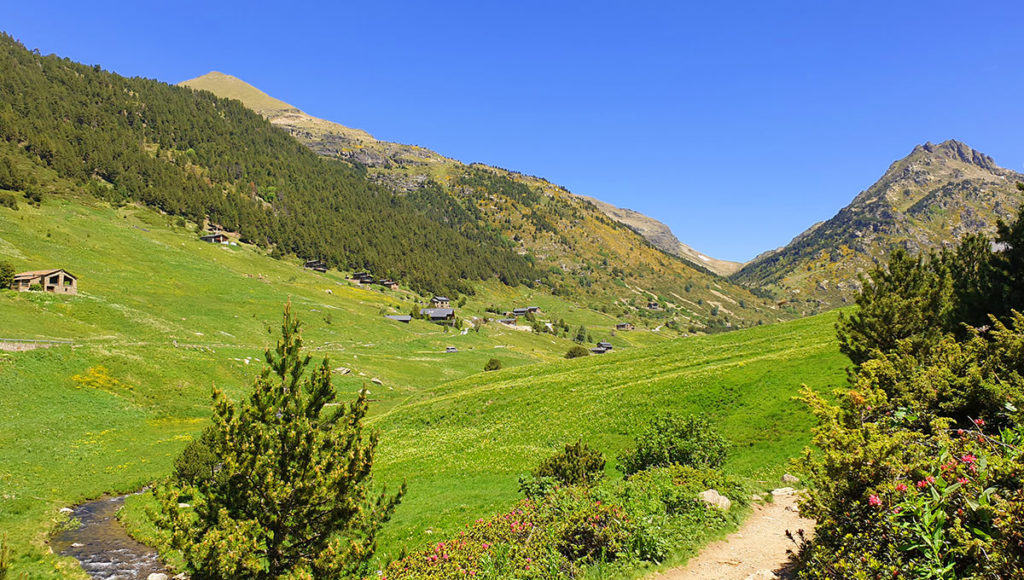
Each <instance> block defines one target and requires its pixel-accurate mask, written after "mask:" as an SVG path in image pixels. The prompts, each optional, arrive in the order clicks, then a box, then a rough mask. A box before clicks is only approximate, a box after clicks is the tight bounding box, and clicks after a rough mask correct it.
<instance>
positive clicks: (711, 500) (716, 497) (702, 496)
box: [697, 489, 732, 512]
mask: <svg viewBox="0 0 1024 580" xmlns="http://www.w3.org/2000/svg"><path fill="white" fill-rule="evenodd" d="M697 499H699V500H700V501H702V502H704V503H706V504H708V505H709V506H711V507H713V508H717V509H720V510H722V511H723V512H726V511H729V508H731V507H732V500H730V499H729V498H727V497H725V496H724V495H722V494H720V493H718V490H715V489H708V490H704V491H702V492H700V493H699V494H697Z"/></svg>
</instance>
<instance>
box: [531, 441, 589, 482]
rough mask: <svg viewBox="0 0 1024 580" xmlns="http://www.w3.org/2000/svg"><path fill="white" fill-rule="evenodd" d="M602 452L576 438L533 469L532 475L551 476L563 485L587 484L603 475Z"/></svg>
mask: <svg viewBox="0 0 1024 580" xmlns="http://www.w3.org/2000/svg"><path fill="white" fill-rule="evenodd" d="M604 465H605V460H604V454H603V453H601V452H600V451H598V450H597V449H594V448H593V447H591V446H589V445H587V444H586V443H584V442H583V441H582V440H580V439H577V440H576V442H575V443H568V444H566V446H565V450H564V451H561V452H559V453H556V454H554V455H552V456H551V457H548V458H547V459H545V460H544V461H542V462H541V464H540V465H538V466H537V468H536V469H534V470H533V476H534V477H551V478H553V479H554V480H555V481H557V482H559V483H561V484H563V485H583V486H589V485H593V484H595V483H597V481H598V480H599V479H601V478H602V477H604Z"/></svg>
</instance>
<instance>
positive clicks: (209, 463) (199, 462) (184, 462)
mask: <svg viewBox="0 0 1024 580" xmlns="http://www.w3.org/2000/svg"><path fill="white" fill-rule="evenodd" d="M215 436H216V434H215V433H214V431H213V428H212V427H207V428H206V429H203V433H202V434H201V435H200V436H199V438H197V439H193V440H192V441H190V442H189V444H188V445H186V446H185V449H183V450H182V451H181V454H179V455H178V457H176V458H175V459H174V478H175V479H177V480H178V481H182V482H186V483H188V484H193V485H194V484H196V483H198V482H200V481H203V480H209V479H212V478H214V477H215V476H216V475H217V468H218V463H219V461H218V459H217V456H216V455H215V454H214V453H213V449H212V446H213V445H215V444H216V443H215V441H214V438H215Z"/></svg>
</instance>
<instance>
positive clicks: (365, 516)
mask: <svg viewBox="0 0 1024 580" xmlns="http://www.w3.org/2000/svg"><path fill="white" fill-rule="evenodd" d="M299 328H300V325H299V322H298V321H296V320H295V319H293V318H292V314H291V308H290V305H286V306H285V311H284V323H283V325H282V328H281V339H280V340H279V341H278V343H277V347H276V348H275V349H274V351H271V350H270V349H269V348H268V349H267V351H266V355H265V358H266V363H267V364H266V366H265V367H264V369H263V371H262V372H261V373H260V375H259V376H258V377H257V378H256V379H255V381H254V383H253V388H252V393H251V394H250V396H249V399H248V400H247V401H244V402H242V403H240V404H235V403H233V402H232V401H230V400H229V399H228V398H227V396H225V394H224V393H223V392H221V391H219V390H215V392H214V395H213V407H214V417H213V425H212V428H211V429H210V430H209V432H208V434H207V436H206V437H205V439H206V441H207V444H208V445H209V447H210V451H211V452H212V454H213V455H214V456H215V457H216V458H217V461H218V462H219V464H218V465H217V467H216V469H215V472H216V473H215V474H212V475H211V476H210V477H208V478H197V479H195V480H193V481H187V480H172V481H170V482H168V483H167V484H165V485H163V486H161V487H160V488H159V489H158V491H157V496H158V498H159V499H160V504H161V508H162V512H161V514H159V515H158V517H157V521H158V524H160V525H161V527H164V528H166V529H168V530H170V532H171V537H172V544H173V546H174V547H176V548H178V549H180V550H181V551H182V553H183V555H184V557H185V561H186V564H187V567H188V569H189V571H190V572H191V573H192V578H194V579H196V580H202V579H219V578H243V577H244V578H256V579H270V578H283V577H288V578H314V577H315V578H338V577H348V576H354V575H360V574H363V573H365V572H366V565H367V562H368V561H369V559H370V558H371V557H372V555H373V552H374V550H375V548H376V537H377V532H378V530H379V529H380V527H381V525H382V524H383V523H384V522H386V521H387V520H388V519H389V518H390V516H391V514H392V512H393V511H394V509H395V507H396V506H397V505H398V503H399V501H400V500H401V498H402V496H403V495H404V493H405V486H404V485H403V486H402V489H401V490H400V491H399V492H398V494H396V495H393V496H389V495H388V494H387V493H386V491H384V490H381V491H380V492H379V494H375V493H374V492H373V491H372V490H371V478H370V470H371V467H372V465H373V455H374V450H375V448H376V446H377V434H376V433H373V432H370V433H367V432H364V429H363V426H362V420H363V418H364V417H365V415H366V411H367V401H366V397H365V394H364V393H360V395H359V396H358V398H357V399H356V400H355V401H353V402H352V403H350V404H347V405H346V404H338V403H336V402H335V398H336V393H335V390H334V387H333V386H332V385H331V369H330V365H329V363H328V360H327V359H324V360H323V362H322V363H321V364H320V365H319V366H318V367H316V368H314V369H313V370H312V371H311V372H309V373H307V372H306V371H307V367H308V366H309V363H310V356H309V355H303V354H302V352H301V350H302V338H301V336H300V334H299Z"/></svg>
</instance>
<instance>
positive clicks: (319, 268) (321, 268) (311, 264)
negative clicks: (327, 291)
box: [302, 260, 327, 274]
mask: <svg viewBox="0 0 1024 580" xmlns="http://www.w3.org/2000/svg"><path fill="white" fill-rule="evenodd" d="M302 267H303V268H305V269H307V270H313V271H314V272H320V273H321V274H322V273H324V272H326V271H327V264H325V263H323V262H322V261H320V260H306V263H305V264H303V265H302Z"/></svg>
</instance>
